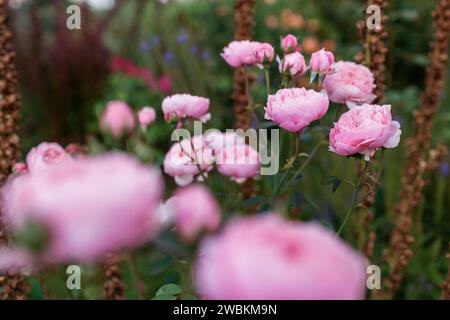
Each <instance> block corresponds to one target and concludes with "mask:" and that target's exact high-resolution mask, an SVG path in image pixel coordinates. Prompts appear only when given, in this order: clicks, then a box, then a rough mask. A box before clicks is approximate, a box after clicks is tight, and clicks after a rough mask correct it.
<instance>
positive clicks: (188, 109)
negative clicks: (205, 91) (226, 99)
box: [162, 94, 211, 122]
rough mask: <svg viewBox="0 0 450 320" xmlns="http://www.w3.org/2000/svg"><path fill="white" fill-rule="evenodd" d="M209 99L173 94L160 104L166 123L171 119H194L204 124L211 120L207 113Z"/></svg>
mask: <svg viewBox="0 0 450 320" xmlns="http://www.w3.org/2000/svg"><path fill="white" fill-rule="evenodd" d="M208 110H209V99H207V98H203V97H197V96H192V95H190V94H174V95H172V96H169V97H166V98H165V99H164V100H163V102H162V111H163V113H164V118H165V119H166V121H170V120H171V119H172V118H176V120H178V121H179V120H181V119H183V118H188V117H190V118H194V119H198V120H201V121H202V122H206V121H208V120H209V119H211V115H210V114H209V113H208Z"/></svg>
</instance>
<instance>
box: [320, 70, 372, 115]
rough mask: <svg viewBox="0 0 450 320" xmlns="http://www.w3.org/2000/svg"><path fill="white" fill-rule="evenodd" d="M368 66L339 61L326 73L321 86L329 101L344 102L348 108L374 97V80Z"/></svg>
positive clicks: (370, 100)
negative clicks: (331, 71)
mask: <svg viewBox="0 0 450 320" xmlns="http://www.w3.org/2000/svg"><path fill="white" fill-rule="evenodd" d="M374 81H375V80H374V77H373V74H372V72H371V71H370V70H369V68H367V67H365V66H363V65H359V64H356V63H353V62H345V61H339V62H337V63H336V64H335V65H334V72H333V73H331V74H329V75H327V76H326V77H325V79H324V81H323V88H324V89H325V91H326V92H327V94H328V97H329V98H330V100H331V101H333V102H335V103H345V104H347V106H348V107H349V108H351V107H353V106H355V105H358V104H363V103H371V102H372V101H373V100H374V99H375V95H374V94H373V93H372V91H373V89H374V88H375V82H374Z"/></svg>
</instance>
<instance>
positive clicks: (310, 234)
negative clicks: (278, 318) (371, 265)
mask: <svg viewBox="0 0 450 320" xmlns="http://www.w3.org/2000/svg"><path fill="white" fill-rule="evenodd" d="M365 271H366V270H365V263H364V258H363V257H362V256H361V255H360V254H358V253H356V252H355V251H354V250H353V249H351V248H350V247H349V246H348V245H347V244H345V243H344V242H343V241H342V240H341V239H339V238H338V237H337V236H336V235H335V234H333V233H332V232H330V231H328V230H327V229H325V228H323V227H322V226H320V225H318V224H316V223H301V222H292V221H285V220H283V219H281V218H280V217H278V216H276V215H273V214H269V215H258V216H255V217H252V218H235V219H234V220H232V221H231V222H229V223H228V225H227V226H226V227H225V229H224V230H223V232H222V233H221V234H219V235H218V236H215V237H211V238H209V239H206V241H204V242H203V244H202V246H201V247H200V251H199V259H198V261H197V264H196V267H195V278H194V280H195V283H196V287H197V291H198V292H199V293H200V295H201V296H202V297H203V298H206V299H213V300H217V299H220V300H222V299H223V300H303V299H308V300H309V299H312V300H315V299H340V300H341V299H362V298H363V297H364V292H365V285H366V272H365Z"/></svg>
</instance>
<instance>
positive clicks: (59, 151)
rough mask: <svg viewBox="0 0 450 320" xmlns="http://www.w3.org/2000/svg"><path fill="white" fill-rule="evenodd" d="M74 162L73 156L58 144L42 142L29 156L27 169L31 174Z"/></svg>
mask: <svg viewBox="0 0 450 320" xmlns="http://www.w3.org/2000/svg"><path fill="white" fill-rule="evenodd" d="M72 161H73V158H72V156H71V155H70V154H69V153H68V152H67V151H66V150H64V148H63V147H61V146H60V145H59V144H57V143H48V142H42V143H41V144H39V145H38V146H37V147H34V148H33V149H31V150H30V152H28V154H27V167H28V170H29V171H30V172H31V173H34V172H38V171H42V170H45V169H47V168H49V167H54V166H65V165H67V164H69V163H71V162H72Z"/></svg>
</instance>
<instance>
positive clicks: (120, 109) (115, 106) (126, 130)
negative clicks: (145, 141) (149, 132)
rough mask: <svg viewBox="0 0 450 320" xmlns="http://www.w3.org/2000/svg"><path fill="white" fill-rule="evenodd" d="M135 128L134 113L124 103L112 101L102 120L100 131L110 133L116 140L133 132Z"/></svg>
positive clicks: (107, 106)
mask: <svg viewBox="0 0 450 320" xmlns="http://www.w3.org/2000/svg"><path fill="white" fill-rule="evenodd" d="M134 126H135V120H134V113H133V110H131V108H130V106H129V105H128V104H126V103H125V102H123V101H110V102H108V104H107V105H106V109H105V111H104V112H103V114H102V116H101V118H100V129H101V130H102V131H103V132H107V133H110V134H111V135H112V136H113V137H114V138H120V137H121V136H122V135H124V134H130V133H131V132H133V130H134Z"/></svg>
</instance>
